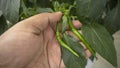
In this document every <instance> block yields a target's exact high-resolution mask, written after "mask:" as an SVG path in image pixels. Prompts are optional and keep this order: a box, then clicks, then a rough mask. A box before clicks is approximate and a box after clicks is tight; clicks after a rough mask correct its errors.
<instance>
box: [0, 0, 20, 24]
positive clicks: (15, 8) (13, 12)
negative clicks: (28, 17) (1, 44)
mask: <svg viewBox="0 0 120 68" xmlns="http://www.w3.org/2000/svg"><path fill="white" fill-rule="evenodd" d="M19 7H20V0H0V10H2V12H3V15H4V17H5V18H6V19H7V20H9V21H10V22H12V23H16V22H17V21H18V19H19Z"/></svg>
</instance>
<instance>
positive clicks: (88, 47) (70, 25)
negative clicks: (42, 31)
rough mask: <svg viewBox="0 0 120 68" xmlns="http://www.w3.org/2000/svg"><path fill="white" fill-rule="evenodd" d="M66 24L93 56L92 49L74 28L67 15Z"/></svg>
mask: <svg viewBox="0 0 120 68" xmlns="http://www.w3.org/2000/svg"><path fill="white" fill-rule="evenodd" d="M68 24H69V27H70V29H71V31H72V32H73V33H74V34H75V35H76V36H77V37H78V38H79V39H80V40H81V41H82V42H83V44H84V45H85V46H86V47H87V49H88V50H89V51H90V52H91V54H92V55H94V56H95V52H94V50H93V49H92V48H91V46H90V45H89V44H88V42H87V41H86V40H85V39H84V37H83V36H82V35H81V34H80V33H79V32H78V31H77V30H76V29H75V28H74V26H73V23H72V21H71V19H70V18H69V17H68Z"/></svg>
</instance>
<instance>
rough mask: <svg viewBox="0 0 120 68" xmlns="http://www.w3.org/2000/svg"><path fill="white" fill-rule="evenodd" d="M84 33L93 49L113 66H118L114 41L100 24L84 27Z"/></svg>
mask: <svg viewBox="0 0 120 68" xmlns="http://www.w3.org/2000/svg"><path fill="white" fill-rule="evenodd" d="M82 33H83V36H84V38H85V39H86V40H87V42H88V43H89V44H90V45H91V47H92V48H93V49H94V50H95V51H96V52H97V53H99V54H100V55H101V56H102V57H103V58H105V59H106V60H107V61H108V62H109V63H111V64H112V65H113V66H115V67H116V66H117V57H116V50H115V47H114V41H113V39H112V36H111V35H110V34H109V32H108V31H107V30H106V29H105V28H104V27H103V26H101V25H99V24H98V23H91V24H87V25H83V26H82Z"/></svg>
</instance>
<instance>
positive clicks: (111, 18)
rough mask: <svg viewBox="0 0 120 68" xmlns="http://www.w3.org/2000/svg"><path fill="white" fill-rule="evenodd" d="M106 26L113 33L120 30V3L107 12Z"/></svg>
mask: <svg viewBox="0 0 120 68" xmlns="http://www.w3.org/2000/svg"><path fill="white" fill-rule="evenodd" d="M104 26H105V27H106V28H107V30H108V31H109V32H110V33H111V34H114V33H115V32H116V31H118V30H120V3H119V4H118V5H117V6H116V7H115V8H114V9H113V10H112V11H110V12H109V13H108V14H107V16H106V18H105V20H104Z"/></svg>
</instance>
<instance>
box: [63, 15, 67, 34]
mask: <svg viewBox="0 0 120 68" xmlns="http://www.w3.org/2000/svg"><path fill="white" fill-rule="evenodd" d="M67 23H68V19H67V17H66V16H65V15H64V16H63V17H62V33H64V32H65V29H66V28H67V25H68V24H67Z"/></svg>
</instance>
